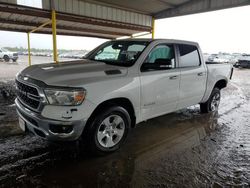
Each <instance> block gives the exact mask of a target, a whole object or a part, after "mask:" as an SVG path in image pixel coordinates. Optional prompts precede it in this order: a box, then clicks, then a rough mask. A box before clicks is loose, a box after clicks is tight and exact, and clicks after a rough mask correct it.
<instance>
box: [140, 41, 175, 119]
mask: <svg viewBox="0 0 250 188" xmlns="http://www.w3.org/2000/svg"><path fill="white" fill-rule="evenodd" d="M140 80H141V114H142V120H147V119H150V118H153V117H156V116H159V115H162V114H166V113H169V112H172V111H175V110H176V108H177V102H178V96H179V86H180V71H179V70H178V69H177V68H176V57H175V47H174V45H172V44H159V45H157V46H155V47H154V48H153V49H152V50H151V52H150V53H149V55H148V57H147V58H146V60H145V61H144V63H143V64H142V66H141V76H140Z"/></svg>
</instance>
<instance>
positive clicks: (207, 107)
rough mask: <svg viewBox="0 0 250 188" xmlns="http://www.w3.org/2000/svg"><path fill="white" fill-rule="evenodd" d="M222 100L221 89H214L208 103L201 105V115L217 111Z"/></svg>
mask: <svg viewBox="0 0 250 188" xmlns="http://www.w3.org/2000/svg"><path fill="white" fill-rule="evenodd" d="M220 98H221V95H220V89H218V88H214V89H213V91H212V93H211V95H210V97H209V99H208V100H207V102H205V103H201V104H200V110H201V113H208V112H214V111H217V110H218V108H219V105H220Z"/></svg>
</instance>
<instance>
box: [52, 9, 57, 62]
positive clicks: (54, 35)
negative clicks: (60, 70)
mask: <svg viewBox="0 0 250 188" xmlns="http://www.w3.org/2000/svg"><path fill="white" fill-rule="evenodd" d="M51 19H52V34H53V57H54V62H55V63H58V59H57V44H56V11H55V10H52V18H51Z"/></svg>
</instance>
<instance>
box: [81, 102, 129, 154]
mask: <svg viewBox="0 0 250 188" xmlns="http://www.w3.org/2000/svg"><path fill="white" fill-rule="evenodd" d="M130 126H131V118H130V115H129V113H128V112H127V110H126V109H124V108H123V107H120V106H113V107H109V108H106V109H104V110H103V111H102V112H101V113H100V114H98V115H97V116H96V117H94V119H93V121H92V122H91V123H90V127H89V130H88V131H87V138H88V139H87V140H86V142H87V143H85V144H86V145H87V146H90V149H91V151H92V152H94V153H97V154H105V153H110V152H113V151H115V150H117V149H119V148H120V146H121V145H122V144H123V143H124V141H125V139H126V137H127V135H128V132H129V129H130Z"/></svg>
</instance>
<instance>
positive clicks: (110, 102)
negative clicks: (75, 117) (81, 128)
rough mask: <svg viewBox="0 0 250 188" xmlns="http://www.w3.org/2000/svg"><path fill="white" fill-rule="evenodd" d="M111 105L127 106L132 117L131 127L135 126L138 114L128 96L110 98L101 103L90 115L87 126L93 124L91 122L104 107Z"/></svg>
mask: <svg viewBox="0 0 250 188" xmlns="http://www.w3.org/2000/svg"><path fill="white" fill-rule="evenodd" d="M111 106H121V107H123V108H125V109H126V110H127V111H128V113H129V115H130V118H131V127H132V128H134V127H135V124H136V115H135V109H134V106H133V104H132V102H131V101H130V100H129V99H128V98H123V97H119V98H112V99H108V100H106V101H103V102H102V103H100V104H99V105H98V106H97V107H96V108H95V110H94V111H93V112H92V113H91V115H90V117H89V118H88V121H87V124H86V126H89V125H90V124H91V122H92V121H93V119H94V117H95V116H96V114H98V113H99V112H101V111H102V110H103V109H105V108H107V107H111Z"/></svg>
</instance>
